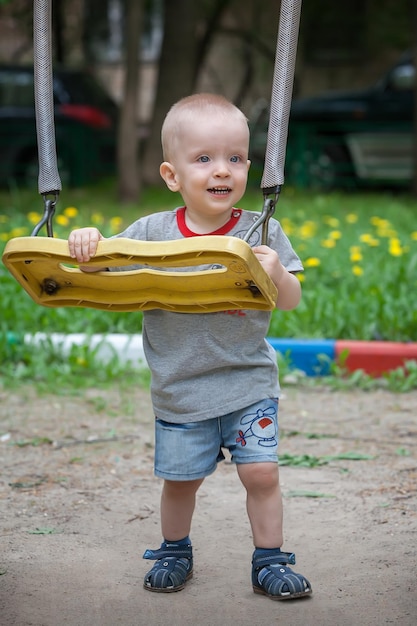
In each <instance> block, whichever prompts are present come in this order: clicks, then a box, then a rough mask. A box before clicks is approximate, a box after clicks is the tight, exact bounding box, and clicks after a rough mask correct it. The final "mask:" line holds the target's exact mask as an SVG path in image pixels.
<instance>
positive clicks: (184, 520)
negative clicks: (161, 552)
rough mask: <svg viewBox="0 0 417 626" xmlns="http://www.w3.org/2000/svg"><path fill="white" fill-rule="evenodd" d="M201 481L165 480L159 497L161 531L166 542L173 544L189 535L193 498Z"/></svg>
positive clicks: (193, 504) (193, 505)
mask: <svg viewBox="0 0 417 626" xmlns="http://www.w3.org/2000/svg"><path fill="white" fill-rule="evenodd" d="M202 482H203V479H201V480H186V481H174V480H165V481H164V486H163V489H162V495H161V529H162V536H163V537H164V539H165V540H166V541H170V542H174V541H179V540H180V539H184V537H187V536H188V535H189V534H190V528H191V520H192V516H193V513H194V507H195V496H196V493H197V490H198V488H199V487H200V485H201V483H202Z"/></svg>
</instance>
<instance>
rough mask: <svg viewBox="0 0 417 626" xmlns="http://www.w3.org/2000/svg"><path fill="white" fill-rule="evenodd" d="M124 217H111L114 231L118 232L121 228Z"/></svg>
mask: <svg viewBox="0 0 417 626" xmlns="http://www.w3.org/2000/svg"><path fill="white" fill-rule="evenodd" d="M122 222H123V220H122V218H121V217H118V216H117V217H112V218H111V219H110V228H111V229H112V231H113V232H116V231H118V230H119V229H120V226H121V225H122Z"/></svg>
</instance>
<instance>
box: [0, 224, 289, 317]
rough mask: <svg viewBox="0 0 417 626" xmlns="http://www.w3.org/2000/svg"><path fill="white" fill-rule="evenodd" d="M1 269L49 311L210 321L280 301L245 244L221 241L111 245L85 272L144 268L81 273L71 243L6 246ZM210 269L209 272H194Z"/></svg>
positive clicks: (25, 241) (23, 240) (31, 241)
mask: <svg viewBox="0 0 417 626" xmlns="http://www.w3.org/2000/svg"><path fill="white" fill-rule="evenodd" d="M3 262H4V264H5V266H6V267H7V268H8V270H9V271H10V272H11V274H12V275H13V276H14V278H15V279H16V280H17V281H18V282H19V283H20V284H21V286H22V287H23V288H24V289H25V290H26V291H27V293H28V294H29V295H30V296H31V298H32V299H33V300H34V301H35V302H36V303H37V304H41V305H43V306H47V307H61V306H66V307H68V306H73V307H90V308H95V309H104V310H109V311H145V310H149V309H165V310H168V311H173V312H177V313H207V312H215V311H225V310H235V309H259V310H272V309H274V308H275V302H276V299H277V290H276V287H275V285H274V284H273V282H272V281H271V279H270V277H269V276H268V274H267V273H266V272H265V270H264V269H263V268H262V266H261V264H260V263H259V261H258V259H257V258H256V256H255V255H254V253H253V251H252V249H251V247H250V246H249V244H247V243H246V242H245V241H242V240H241V239H238V238H236V237H227V236H223V235H207V236H201V237H190V238H187V239H180V240H175V241H163V242H157V241H137V240H133V239H125V238H116V239H108V240H104V241H100V242H99V244H98V249H97V253H96V255H95V256H94V258H93V259H91V261H89V262H88V263H86V264H84V265H90V266H92V267H94V266H96V267H108V268H110V267H124V266H126V267H128V266H132V265H140V266H145V267H142V268H140V269H126V270H115V271H111V272H108V271H100V272H92V273H89V272H83V271H81V270H80V269H79V268H78V267H75V263H74V259H72V258H71V257H70V255H69V250H68V242H67V241H66V240H63V239H55V238H52V237H19V238H16V239H11V240H10V241H9V242H8V243H7V245H6V247H5V250H4V253H3ZM213 264H215V268H214V269H206V270H202V269H201V268H200V269H198V268H197V266H201V265H213ZM185 267H186V268H187V270H186V271H184V270H183V271H181V269H180V268H185ZM193 267H195V268H196V269H195V270H193V269H191V268H193ZM167 268H168V269H167Z"/></svg>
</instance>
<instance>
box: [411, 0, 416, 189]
mask: <svg viewBox="0 0 417 626" xmlns="http://www.w3.org/2000/svg"><path fill="white" fill-rule="evenodd" d="M411 23H412V46H413V57H414V68H415V79H414V133H413V139H414V150H413V157H414V167H413V182H412V191H413V195H414V196H416V197H417V0H412V20H411Z"/></svg>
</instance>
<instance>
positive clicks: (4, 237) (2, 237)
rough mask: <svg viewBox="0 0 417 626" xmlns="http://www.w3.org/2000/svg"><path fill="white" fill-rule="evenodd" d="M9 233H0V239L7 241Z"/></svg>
mask: <svg viewBox="0 0 417 626" xmlns="http://www.w3.org/2000/svg"><path fill="white" fill-rule="evenodd" d="M8 240H9V234H8V233H0V241H8Z"/></svg>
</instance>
